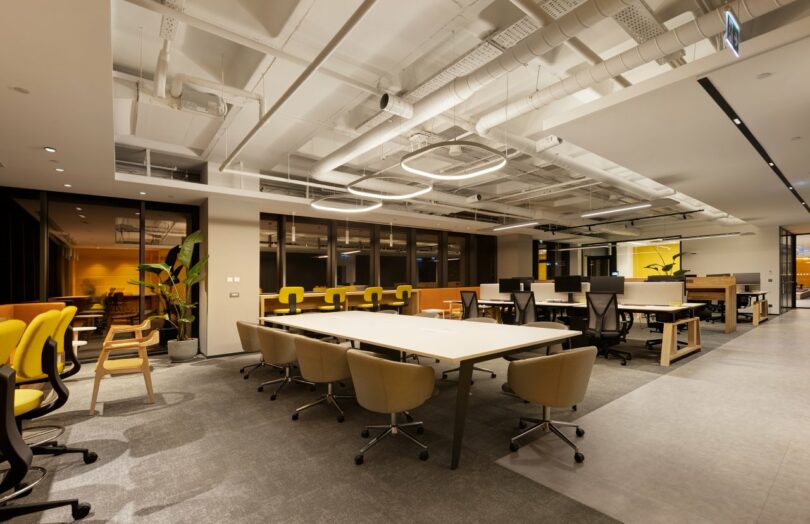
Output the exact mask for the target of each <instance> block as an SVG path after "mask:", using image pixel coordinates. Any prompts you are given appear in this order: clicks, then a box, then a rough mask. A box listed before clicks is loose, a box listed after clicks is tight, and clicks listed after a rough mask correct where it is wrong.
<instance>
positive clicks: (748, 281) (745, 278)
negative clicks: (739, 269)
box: [734, 273, 760, 286]
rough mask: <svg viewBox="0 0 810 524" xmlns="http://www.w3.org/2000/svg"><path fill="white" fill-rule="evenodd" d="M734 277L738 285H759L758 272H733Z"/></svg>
mask: <svg viewBox="0 0 810 524" xmlns="http://www.w3.org/2000/svg"><path fill="white" fill-rule="evenodd" d="M734 278H736V279H737V284H740V285H746V286H750V285H757V286H758V285H759V284H760V276H759V273H734Z"/></svg>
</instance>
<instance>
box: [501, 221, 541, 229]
mask: <svg viewBox="0 0 810 524" xmlns="http://www.w3.org/2000/svg"><path fill="white" fill-rule="evenodd" d="M539 223H540V222H537V221H534V222H521V223H520V224H508V225H505V226H498V227H493V228H492V230H493V231H505V230H507V229H517V228H519V227H530V226H536V225H537V224H539Z"/></svg>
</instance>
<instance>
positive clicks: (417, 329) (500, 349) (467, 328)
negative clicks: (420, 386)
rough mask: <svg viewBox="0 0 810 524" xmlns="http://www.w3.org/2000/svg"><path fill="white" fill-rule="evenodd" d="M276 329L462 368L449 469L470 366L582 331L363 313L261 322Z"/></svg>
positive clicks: (460, 431)
mask: <svg viewBox="0 0 810 524" xmlns="http://www.w3.org/2000/svg"><path fill="white" fill-rule="evenodd" d="M260 320H261V321H263V322H270V323H272V324H276V325H279V326H287V327H291V328H298V329H303V330H305V331H311V332H313V333H320V334H323V335H330V336H334V337H337V338H339V339H344V340H354V341H358V342H360V343H361V347H363V348H368V349H372V350H373V349H374V348H385V349H387V350H392V351H396V352H400V353H405V354H416V355H419V356H424V357H428V358H434V359H436V358H437V359H439V360H444V361H451V362H458V364H459V366H460V370H459V377H458V391H457V392H456V413H455V420H454V422H453V450H452V454H451V459H450V467H451V468H452V469H456V468H457V467H458V465H459V462H460V458H461V442H462V439H463V437H464V424H465V421H466V417H467V404H468V401H469V396H470V382H471V381H472V369H473V365H474V364H476V363H477V362H482V361H484V360H492V359H495V358H499V357H503V356H504V355H509V354H511V353H519V352H521V351H525V350H527V349H532V348H539V347H545V346H548V345H550V344H553V343H555V342H560V341H562V340H566V339H569V338H572V337H575V336H577V335H580V334H581V333H580V332H579V331H569V330H563V329H545V328H533V327H525V326H508V325H503V324H484V323H480V322H460V321H453V320H444V319H440V318H427V317H415V316H410V315H385V314H381V313H370V312H366V311H340V312H337V313H305V314H301V315H292V316H273V317H262V318H260Z"/></svg>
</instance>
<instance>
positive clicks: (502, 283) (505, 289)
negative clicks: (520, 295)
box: [498, 278, 520, 293]
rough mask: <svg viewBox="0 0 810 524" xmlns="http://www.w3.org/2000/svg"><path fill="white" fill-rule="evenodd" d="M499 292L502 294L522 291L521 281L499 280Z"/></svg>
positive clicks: (511, 279)
mask: <svg viewBox="0 0 810 524" xmlns="http://www.w3.org/2000/svg"><path fill="white" fill-rule="evenodd" d="M498 291H499V292H500V293H512V292H514V291H520V280H518V279H516V278H499V279H498Z"/></svg>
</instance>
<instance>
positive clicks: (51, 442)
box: [17, 424, 98, 464]
mask: <svg viewBox="0 0 810 524" xmlns="http://www.w3.org/2000/svg"><path fill="white" fill-rule="evenodd" d="M17 429H18V430H20V434H22V435H23V440H24V442H25V443H26V445H28V447H30V448H31V452H32V453H33V454H34V455H53V456H57V455H65V454H67V453H81V455H82V460H83V461H84V463H85V464H92V463H93V462H95V461H97V460H98V454H97V453H96V452H95V451H90V450H89V449H87V448H71V447H68V446H65V445H62V444H59V442H57V441H56V440H55V439H56V437H58V436H61V435H62V434H63V433H64V432H65V428H63V427H62V426H54V425H48V426H34V427H30V428H26V429H25V432H24V433H23V431H21V428H20V426H19V424H18V427H17ZM32 433H33V434H32ZM48 434H53V436H52V437H50V438H47V439H42V438H41V437H42V436H43V435H48Z"/></svg>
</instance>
